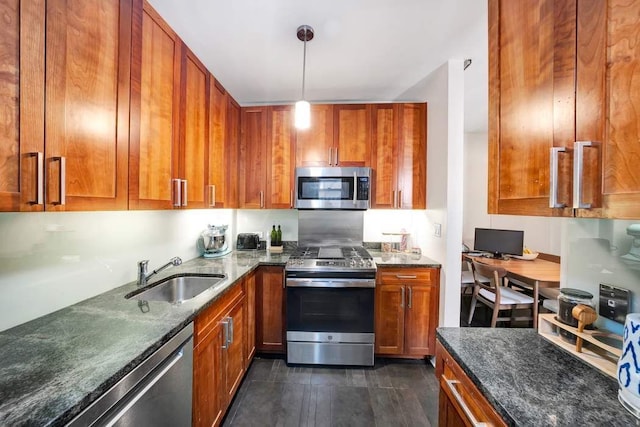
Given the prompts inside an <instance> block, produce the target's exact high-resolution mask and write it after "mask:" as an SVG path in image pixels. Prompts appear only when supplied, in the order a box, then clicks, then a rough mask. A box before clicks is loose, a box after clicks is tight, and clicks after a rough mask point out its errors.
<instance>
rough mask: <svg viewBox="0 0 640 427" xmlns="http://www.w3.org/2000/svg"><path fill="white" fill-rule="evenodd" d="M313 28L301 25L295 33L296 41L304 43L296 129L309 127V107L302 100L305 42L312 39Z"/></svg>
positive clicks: (305, 65) (305, 58) (305, 64)
mask: <svg viewBox="0 0 640 427" xmlns="http://www.w3.org/2000/svg"><path fill="white" fill-rule="evenodd" d="M313 34H314V33H313V28H311V27H310V26H308V25H301V26H299V27H298V30H297V31H296V35H297V37H298V40H300V41H301V42H303V43H304V51H303V55H302V99H301V100H300V101H298V102H296V109H295V113H294V115H295V126H296V129H308V128H309V126H311V105H310V104H309V103H308V102H307V101H305V99H304V85H305V77H306V71H307V70H306V68H307V42H308V41H310V40H311V39H313Z"/></svg>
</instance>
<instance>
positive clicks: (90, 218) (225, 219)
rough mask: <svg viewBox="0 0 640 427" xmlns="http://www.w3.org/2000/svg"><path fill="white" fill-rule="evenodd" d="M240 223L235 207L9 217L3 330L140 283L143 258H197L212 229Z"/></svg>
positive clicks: (156, 262)
mask: <svg viewBox="0 0 640 427" xmlns="http://www.w3.org/2000/svg"><path fill="white" fill-rule="evenodd" d="M234 220H235V215H234V211H233V210H230V209H225V210H179V211H126V212H49V213H2V214H0V236H2V243H0V272H1V274H0V295H1V296H2V297H1V298H0V330H4V329H8V328H10V327H12V326H15V325H18V324H21V323H24V322H26V321H29V320H31V319H34V318H36V317H39V316H42V315H44V314H47V313H51V312H53V311H56V310H58V309H60V308H63V307H66V306H68V305H71V304H74V303H76V302H78V301H81V300H84V299H87V298H90V297H92V296H95V295H98V294H100V293H102V292H105V291H107V290H109V289H112V288H115V287H118V286H121V285H123V284H125V283H128V282H131V281H133V280H135V279H136V268H137V262H138V261H139V260H142V259H148V260H149V268H150V269H154V268H156V267H158V266H160V265H162V264H164V263H165V262H167V260H169V258H171V257H173V256H180V257H182V258H183V259H184V260H185V261H186V260H189V259H193V258H195V257H197V256H199V255H200V254H199V253H198V251H197V249H196V239H197V238H198V236H199V235H200V232H201V231H202V230H204V229H205V227H206V226H207V224H216V225H219V224H229V226H230V227H229V236H230V237H234V236H235V234H236V233H235V231H234V228H235V223H234Z"/></svg>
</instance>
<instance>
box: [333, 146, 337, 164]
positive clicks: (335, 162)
mask: <svg viewBox="0 0 640 427" xmlns="http://www.w3.org/2000/svg"><path fill="white" fill-rule="evenodd" d="M335 150H336V157H335V161H334V162H333V165H334V166H338V147H336V148H335Z"/></svg>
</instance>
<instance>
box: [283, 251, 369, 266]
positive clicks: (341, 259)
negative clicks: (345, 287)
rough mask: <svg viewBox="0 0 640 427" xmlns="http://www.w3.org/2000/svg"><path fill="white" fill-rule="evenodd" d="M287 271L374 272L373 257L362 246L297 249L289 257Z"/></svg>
mask: <svg viewBox="0 0 640 427" xmlns="http://www.w3.org/2000/svg"><path fill="white" fill-rule="evenodd" d="M286 270H287V271H318V272H319V271H328V272H342V271H344V272H350V271H360V272H362V271H365V272H366V271H373V272H375V271H376V263H375V262H373V257H372V256H371V255H370V254H369V252H367V250H366V249H365V248H363V247H362V246H342V247H317V246H315V247H314V246H311V247H298V249H297V250H296V251H295V252H294V253H293V255H291V256H290V257H289V261H287V265H286Z"/></svg>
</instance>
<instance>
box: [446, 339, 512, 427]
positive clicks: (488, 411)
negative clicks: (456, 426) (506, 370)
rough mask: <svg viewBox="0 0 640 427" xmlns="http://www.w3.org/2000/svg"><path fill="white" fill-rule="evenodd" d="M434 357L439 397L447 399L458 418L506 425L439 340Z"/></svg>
mask: <svg viewBox="0 0 640 427" xmlns="http://www.w3.org/2000/svg"><path fill="white" fill-rule="evenodd" d="M436 359H437V361H438V362H437V363H438V365H439V366H438V367H437V368H436V375H437V376H438V380H439V382H440V399H443V398H444V399H448V400H449V403H450V405H451V406H452V407H453V408H454V410H455V411H456V412H457V413H458V415H459V416H460V418H462V419H463V420H465V421H466V422H467V423H469V424H470V425H474V421H475V423H486V424H485V425H493V426H506V424H505V422H504V421H503V419H502V418H501V417H500V415H498V413H497V412H496V411H495V409H493V407H492V406H491V404H490V403H489V402H488V401H487V399H486V398H485V397H484V396H483V395H482V393H480V391H479V390H478V388H477V387H476V386H475V385H474V384H473V383H472V382H471V380H470V379H469V377H467V375H466V374H465V373H464V371H463V370H462V368H460V366H459V365H458V364H457V363H456V361H455V360H453V357H451V355H450V354H449V353H448V352H447V351H446V350H445V349H444V347H442V344H440V342H437V344H436ZM441 407H442V402H441ZM441 421H442V420H441ZM467 423H465V424H467Z"/></svg>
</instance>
